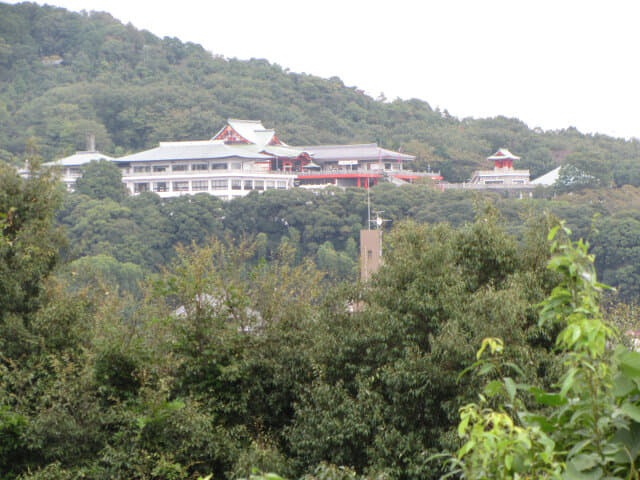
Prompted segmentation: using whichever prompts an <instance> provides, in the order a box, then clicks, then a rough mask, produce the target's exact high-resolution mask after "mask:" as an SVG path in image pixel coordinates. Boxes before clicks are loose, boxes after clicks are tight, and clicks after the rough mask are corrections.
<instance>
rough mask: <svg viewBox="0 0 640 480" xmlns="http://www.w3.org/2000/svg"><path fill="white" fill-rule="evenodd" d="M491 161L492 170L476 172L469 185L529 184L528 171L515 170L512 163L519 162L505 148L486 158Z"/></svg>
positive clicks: (518, 158)
mask: <svg viewBox="0 0 640 480" xmlns="http://www.w3.org/2000/svg"><path fill="white" fill-rule="evenodd" d="M487 160H489V161H493V170H476V171H475V172H473V176H472V177H471V183H473V184H477V185H525V184H528V183H529V170H515V169H514V168H513V162H514V161H517V160H520V157H518V156H516V155H514V154H513V153H511V152H510V151H509V150H507V149H506V148H501V149H500V150H498V151H497V152H496V153H494V154H493V155H491V156H490V157H487Z"/></svg>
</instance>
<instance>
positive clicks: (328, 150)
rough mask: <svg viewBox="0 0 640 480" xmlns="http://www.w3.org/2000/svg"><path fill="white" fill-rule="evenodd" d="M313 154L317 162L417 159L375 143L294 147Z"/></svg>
mask: <svg viewBox="0 0 640 480" xmlns="http://www.w3.org/2000/svg"><path fill="white" fill-rule="evenodd" d="M294 148H297V149H299V150H302V151H305V152H307V153H309V154H311V155H312V156H313V160H314V161H316V162H331V161H338V160H365V161H366V160H403V161H404V160H415V158H416V157H415V156H413V155H407V154H406V153H400V152H394V151H393V150H387V149H386V148H380V147H378V145H376V144H375V143H365V144H359V145H309V146H303V147H294Z"/></svg>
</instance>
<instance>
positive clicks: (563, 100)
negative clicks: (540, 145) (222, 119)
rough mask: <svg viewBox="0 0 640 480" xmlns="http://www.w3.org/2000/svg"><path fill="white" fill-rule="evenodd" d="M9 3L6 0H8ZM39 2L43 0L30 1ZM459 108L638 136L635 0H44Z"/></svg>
mask: <svg viewBox="0 0 640 480" xmlns="http://www.w3.org/2000/svg"><path fill="white" fill-rule="evenodd" d="M11 3H15V2H11ZM39 3H43V2H39ZM48 3H50V4H54V5H57V6H61V7H65V8H68V9H70V10H74V11H80V10H82V9H85V10H89V11H90V10H101V11H107V12H109V13H111V14H112V15H113V16H114V17H116V18H118V19H119V20H121V21H123V22H125V23H128V22H131V23H132V24H133V25H135V26H136V27H138V28H143V29H147V30H149V31H151V32H153V33H154V34H156V35H159V36H173V37H178V38H179V39H181V40H183V41H192V42H196V43H199V44H202V45H203V46H204V47H205V48H206V49H207V50H210V51H211V52H212V53H215V54H220V55H224V56H225V57H237V58H241V59H248V58H252V57H254V58H266V59H267V60H269V61H270V62H272V63H278V64H279V65H281V66H282V67H283V68H289V69H290V70H291V71H294V72H306V73H310V74H314V75H319V76H321V77H325V78H328V77H331V76H338V77H340V78H341V79H342V80H343V81H344V82H345V84H346V85H348V86H357V87H358V88H360V89H363V90H365V91H366V92H367V93H368V94H370V95H372V96H374V97H376V96H378V94H379V93H380V92H384V94H385V95H386V97H387V98H388V99H390V100H391V99H394V98H396V97H400V98H402V99H408V98H412V97H416V98H420V99H422V100H426V101H427V102H429V103H430V104H431V106H432V107H434V108H435V107H440V108H441V109H447V110H448V111H449V112H450V113H451V114H453V115H456V116H458V117H466V116H473V117H487V116H495V115H506V116H510V117H518V118H520V119H521V120H523V121H524V122H526V123H527V124H528V125H529V126H530V127H537V126H539V127H542V128H544V129H558V128H566V127H569V126H575V127H577V128H578V129H579V130H580V131H582V132H585V133H588V132H600V133H606V134H609V135H614V136H620V137H630V136H635V137H640V123H639V122H638V121H637V120H636V117H637V115H638V112H640V95H639V93H638V88H639V87H638V86H639V85H640V65H639V64H638V60H637V57H638V52H637V47H638V45H640V42H639V40H640V28H638V26H637V24H638V19H639V18H640V15H639V14H640V2H636V1H633V0H628V1H622V0H608V1H606V2H605V1H604V0H601V1H592V0H582V1H574V0H555V1H550V0H537V1H535V2H533V1H522V0H509V1H506V0H504V1H503V0H483V1H476V0H434V1H430V0H427V1H419V0H414V1H409V0H387V1H384V2H383V1H378V0H368V1H360V0H351V1H349V0H342V1H338V0H322V1H316V2H307V1H302V0H297V1H294V0H270V1H253V0H233V1H225V2H222V1H216V0H214V1H195V0H181V1H179V2H177V1H166V2H158V1H154V2H150V1H136V0H53V1H51V2H48Z"/></svg>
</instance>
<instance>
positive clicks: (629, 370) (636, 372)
mask: <svg viewBox="0 0 640 480" xmlns="http://www.w3.org/2000/svg"><path fill="white" fill-rule="evenodd" d="M619 361H620V371H621V372H622V373H623V374H624V375H626V376H628V377H629V378H637V377H640V353H638V352H626V353H623V354H621V355H620V359H619Z"/></svg>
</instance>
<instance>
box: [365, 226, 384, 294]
mask: <svg viewBox="0 0 640 480" xmlns="http://www.w3.org/2000/svg"><path fill="white" fill-rule="evenodd" d="M381 264H382V231H381V230H360V279H361V280H362V281H363V282H366V281H367V280H369V278H370V277H371V275H373V274H374V273H376V272H377V271H378V268H380V265H381Z"/></svg>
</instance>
